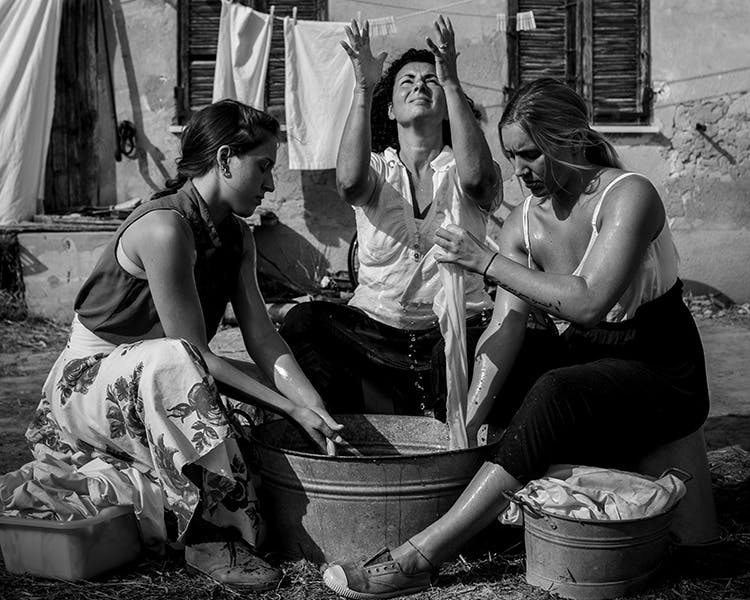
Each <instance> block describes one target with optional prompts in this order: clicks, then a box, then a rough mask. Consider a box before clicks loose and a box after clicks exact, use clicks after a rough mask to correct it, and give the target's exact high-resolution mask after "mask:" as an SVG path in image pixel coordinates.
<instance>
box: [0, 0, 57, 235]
mask: <svg viewBox="0 0 750 600" xmlns="http://www.w3.org/2000/svg"><path fill="white" fill-rule="evenodd" d="M62 3H63V0H0V81H2V82H3V84H2V87H1V88H0V140H2V144H0V224H4V223H16V222H18V221H23V220H28V219H31V218H32V217H33V216H34V215H35V214H36V213H37V207H38V206H39V208H40V209H41V199H42V198H43V196H44V167H45V164H46V161H47V148H48V146H49V137H50V129H51V127H52V115H53V112H54V103H55V64H56V62H57V41H58V38H59V36H60V20H61V17H62ZM37 203H39V205H37ZM39 212H41V210H40V211H39Z"/></svg>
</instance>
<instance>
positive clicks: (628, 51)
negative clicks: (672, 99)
mask: <svg viewBox="0 0 750 600" xmlns="http://www.w3.org/2000/svg"><path fill="white" fill-rule="evenodd" d="M592 5H593V10H592V19H591V39H592V44H591V45H592V66H591V71H592V73H591V75H592V80H591V87H592V93H591V101H592V108H593V120H594V122H595V123H641V122H644V120H645V119H646V118H647V116H648V114H647V107H648V104H649V102H648V100H649V99H648V97H647V94H648V85H647V82H648V77H649V74H648V64H649V60H648V48H647V47H646V48H644V47H643V46H644V42H645V43H646V44H647V43H648V10H647V8H648V6H647V2H646V0H596V1H595V2H592Z"/></svg>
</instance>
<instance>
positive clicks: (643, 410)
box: [491, 281, 709, 483]
mask: <svg viewBox="0 0 750 600" xmlns="http://www.w3.org/2000/svg"><path fill="white" fill-rule="evenodd" d="M681 289H682V284H681V282H679V281H678V282H677V284H676V285H675V286H674V287H673V288H672V289H671V290H670V291H669V292H667V293H666V294H664V295H663V296H661V297H660V298H657V299H656V300H653V301H651V302H648V303H646V304H644V305H643V306H641V307H640V308H639V309H638V310H637V311H636V313H635V315H634V317H633V318H632V319H630V320H628V321H626V322H622V323H603V324H601V325H599V326H597V327H594V328H592V329H588V330H584V329H582V328H579V327H576V326H571V327H569V328H568V329H567V330H566V331H565V332H564V333H563V334H562V335H561V336H560V337H559V338H557V339H552V338H550V337H549V336H538V335H537V336H527V339H526V341H525V343H524V347H523V350H522V354H521V355H520V356H519V360H517V361H516V363H515V365H516V366H515V367H514V369H513V373H512V375H511V377H510V378H509V379H508V384H509V385H508V386H506V387H504V389H503V390H502V391H501V393H500V394H498V398H497V399H496V402H495V403H496V405H495V406H494V407H493V411H492V413H491V420H492V421H494V422H496V423H500V424H502V425H507V429H506V431H505V433H504V434H503V437H502V439H501V441H500V444H499V446H498V449H497V452H496V454H495V456H494V459H493V461H494V462H496V463H497V464H499V465H501V466H502V467H503V468H505V470H506V471H508V472H509V473H510V474H511V475H513V476H514V477H515V478H516V479H518V480H519V481H520V482H521V483H526V482H528V481H530V480H531V479H535V478H537V477H540V476H541V475H543V474H544V472H545V471H546V470H547V469H548V468H549V466H550V465H551V464H560V463H571V464H588V465H597V466H604V467H619V468H623V469H628V468H630V469H632V468H633V467H634V465H635V463H636V462H637V460H638V459H639V458H641V457H642V456H644V455H645V454H647V453H648V452H649V451H651V450H652V449H654V448H655V447H657V446H660V445H662V444H665V443H667V442H669V441H673V440H676V439H679V438H681V437H684V436H686V435H688V434H690V433H692V432H693V431H695V430H696V429H698V428H699V427H700V426H701V425H702V424H703V422H704V421H705V419H706V417H707V415H708V408H709V400H708V386H707V383H706V371H705V363H704V357H703V347H702V345H701V341H700V337H699V335H698V330H697V328H696V326H695V322H694V321H693V318H692V316H691V314H690V311H689V310H688V308H687V307H686V306H685V304H684V303H683V301H682V295H681ZM529 361H532V362H531V363H530V362H529ZM540 370H541V371H542V374H541V375H539V376H537V373H538V372H539V371H540ZM524 388H525V389H524Z"/></svg>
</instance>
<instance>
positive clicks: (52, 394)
mask: <svg viewBox="0 0 750 600" xmlns="http://www.w3.org/2000/svg"><path fill="white" fill-rule="evenodd" d="M278 133H279V124H278V122H277V121H276V120H275V119H274V118H273V117H271V116H269V115H268V114H266V113H264V112H261V111H258V110H255V109H253V108H251V107H249V106H246V105H244V104H241V103H239V102H236V101H233V100H222V101H221V102H217V103H215V104H212V105H210V106H208V107H206V108H204V109H202V110H200V111H198V112H197V113H196V114H195V115H194V116H193V117H192V119H191V120H190V122H189V123H188V125H187V126H186V128H185V130H184V131H183V133H182V140H181V150H182V155H181V157H180V159H179V161H178V175H177V178H175V179H174V180H171V181H168V182H167V186H168V188H169V189H168V190H167V191H165V192H162V193H159V194H157V195H155V196H154V197H153V198H152V199H151V200H150V201H149V202H146V203H144V204H142V205H141V206H139V207H138V208H136V209H135V210H134V211H133V212H132V214H131V215H130V216H129V217H128V218H127V219H126V220H125V222H124V223H123V224H122V225H121V226H120V228H119V229H118V230H117V232H116V233H115V235H114V236H113V238H112V241H111V242H110V243H109V244H108V245H107V247H106V248H105V249H104V251H103V253H102V255H101V257H100V259H99V261H98V263H97V264H96V266H95V267H94V269H93V272H92V273H91V275H90V276H89V278H88V279H87V280H86V282H85V283H84V284H83V286H82V288H81V290H80V292H79V293H78V296H77V298H76V301H75V312H76V314H75V318H74V320H73V326H72V332H71V336H70V339H69V341H68V344H67V346H66V348H65V350H64V351H63V352H62V354H61V355H60V357H59V358H58V360H57V362H56V363H55V365H54V366H53V368H52V370H51V372H50V374H49V376H48V378H47V381H46V383H45V385H44V393H43V398H42V402H41V404H40V406H39V409H38V411H37V415H36V418H35V420H34V422H33V423H32V424H31V426H30V427H29V429H28V431H27V434H26V435H27V439H28V440H29V442H30V443H31V445H32V447H33V450H34V454H35V457H36V458H37V459H38V460H44V459H45V457H49V456H53V457H57V458H58V459H60V460H67V461H68V462H72V463H73V464H74V465H75V466H83V465H90V464H94V463H96V461H95V459H101V461H104V463H108V464H110V465H111V466H112V468H111V469H109V471H108V473H109V476H110V478H114V479H113V480H114V482H115V483H118V484H119V486H120V488H119V489H120V491H119V492H118V494H117V496H118V497H117V499H116V500H117V501H116V502H115V503H116V504H131V503H132V504H133V505H134V508H135V513H136V516H137V517H138V519H139V522H140V529H141V532H142V534H143V536H144V541H145V542H146V544H147V546H154V545H157V546H158V545H160V544H162V543H163V542H164V541H166V540H176V541H179V542H182V543H184V544H185V546H186V549H185V558H186V561H187V563H188V565H189V566H190V567H192V568H193V569H196V570H198V571H200V572H203V573H205V574H207V575H209V576H210V577H213V578H214V579H216V580H218V581H220V582H222V583H225V584H228V585H231V586H234V587H237V588H239V589H242V590H263V589H268V588H272V587H275V586H276V585H277V584H278V582H279V580H280V575H281V574H280V572H279V571H278V570H277V569H276V568H273V567H271V566H270V565H268V564H267V563H266V562H265V561H264V560H262V559H261V558H260V557H259V556H257V554H256V553H255V552H256V549H257V546H258V544H259V543H260V542H261V540H262V535H263V520H262V517H261V514H260V513H259V510H258V503H257V499H256V496H255V492H254V490H253V485H252V483H251V481H250V479H251V477H250V474H249V473H248V470H247V468H246V465H245V462H244V460H243V457H242V455H241V454H240V452H239V450H238V445H237V441H236V440H235V439H234V436H233V434H232V429H231V427H230V424H229V421H228V416H227V414H226V412H225V410H226V407H224V405H223V404H222V403H221V400H220V398H219V392H218V390H217V385H218V386H219V389H222V391H224V390H231V391H232V393H233V394H237V395H239V396H240V397H241V398H242V399H245V400H247V401H250V402H254V403H256V404H259V405H260V406H263V407H265V408H267V409H269V410H272V411H274V412H277V413H281V414H283V415H285V416H287V417H288V418H290V419H292V420H293V421H294V422H295V423H296V424H298V425H299V426H300V427H301V428H302V429H303V430H304V431H305V432H306V433H307V434H308V436H309V437H310V438H312V440H313V441H314V442H315V443H316V444H317V446H318V447H319V448H320V449H321V450H322V451H325V450H326V447H327V445H328V442H329V441H333V440H336V439H337V437H338V434H337V431H339V430H340V429H341V426H340V425H338V424H337V423H336V422H335V421H334V420H333V419H332V418H331V416H330V415H329V414H328V412H327V411H326V409H325V408H324V406H323V402H322V400H321V398H320V395H319V394H318V393H317V392H316V390H315V389H314V388H313V386H312V385H311V384H310V382H309V380H308V379H307V378H306V377H305V376H304V374H303V373H302V371H301V370H300V368H299V366H298V365H297V363H296V362H295V360H294V358H293V356H292V354H291V353H290V351H289V348H288V346H287V345H286V344H285V343H284V341H283V340H282V339H281V337H279V335H278V333H277V331H276V329H275V327H274V325H273V324H272V323H271V321H270V319H269V318H268V314H267V312H266V309H265V304H264V302H263V298H262V297H261V294H260V292H259V290H258V283H257V280H256V272H255V268H256V254H255V242H254V240H253V234H252V232H251V231H250V230H249V229H248V227H247V225H246V224H245V222H244V221H243V220H242V218H244V217H249V216H250V215H252V214H253V211H255V209H256V208H257V207H258V205H259V204H260V203H261V200H262V199H263V196H264V194H265V193H266V192H268V191H273V189H274V181H273V175H272V169H273V166H274V163H275V161H276V148H277V144H278ZM228 301H231V302H232V306H233V308H234V312H235V314H236V315H237V319H238V321H239V325H240V329H241V331H242V337H243V340H244V342H245V347H246V348H247V351H248V353H249V354H250V356H251V357H252V358H253V360H254V362H255V364H256V365H257V366H258V367H260V370H261V372H262V374H261V373H260V372H258V371H257V369H256V368H255V367H254V365H251V364H249V363H243V362H241V361H238V360H233V359H229V358H226V357H221V356H219V355H217V354H215V353H214V351H213V350H212V349H211V348H210V347H209V345H208V343H209V341H210V340H211V338H212V337H213V336H214V334H215V333H216V331H217V328H218V326H219V324H220V321H221V319H222V317H223V315H224V312H225V310H226V305H227V302H228ZM264 376H265V378H267V380H268V381H270V382H272V385H273V386H275V388H276V389H271V388H270V387H267V386H266V385H264V383H262V382H261V378H263V377H264ZM221 386H224V387H223V388H222V387H221ZM101 461H100V463H101ZM86 468H91V467H88V466H87V467H86ZM110 480H112V479H110ZM105 500H106V499H105ZM110 500H111V499H110ZM91 502H94V504H96V501H95V500H93V499H92V500H91ZM165 516H166V520H165Z"/></svg>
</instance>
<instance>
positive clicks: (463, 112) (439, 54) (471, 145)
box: [425, 16, 500, 210]
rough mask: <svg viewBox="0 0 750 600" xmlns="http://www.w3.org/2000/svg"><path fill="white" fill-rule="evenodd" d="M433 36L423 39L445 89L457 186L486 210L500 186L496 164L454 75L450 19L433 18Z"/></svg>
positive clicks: (453, 36)
mask: <svg viewBox="0 0 750 600" xmlns="http://www.w3.org/2000/svg"><path fill="white" fill-rule="evenodd" d="M435 39H436V41H433V40H432V39H430V38H427V39H426V40H425V41H426V42H427V46H428V47H429V48H430V50H431V51H432V53H433V54H434V55H435V70H436V73H437V76H438V80H439V81H440V85H442V86H443V90H444V92H445V101H446V104H447V106H448V119H449V121H450V127H451V144H452V147H453V153H454V155H455V157H456V169H457V170H458V177H459V180H460V181H461V187H462V188H463V190H464V191H465V192H466V194H467V195H468V196H469V197H470V198H471V199H472V200H474V201H475V202H476V203H477V204H478V205H479V207H480V208H483V209H484V210H490V209H491V208H492V207H493V204H494V203H495V202H496V200H497V197H498V193H499V190H500V175H499V168H498V167H497V165H496V164H495V161H494V160H493V159H492V153H491V152H490V147H489V145H488V144H487V139H486V138H485V137H484V133H483V132H482V128H481V127H480V126H479V123H478V122H477V120H476V118H475V117H474V113H473V111H472V109H471V107H470V106H469V103H468V101H467V99H466V95H465V94H464V92H463V89H462V88H461V83H460V82H459V79H458V68H457V66H456V59H457V54H456V42H455V35H454V32H453V25H452V23H451V21H450V19H447V18H444V17H442V16H441V17H440V18H439V19H438V20H437V21H435Z"/></svg>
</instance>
